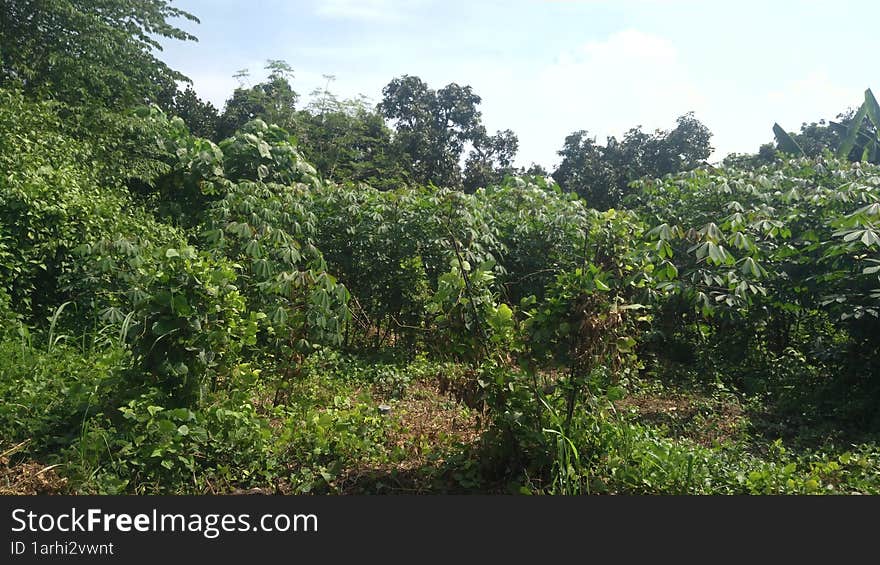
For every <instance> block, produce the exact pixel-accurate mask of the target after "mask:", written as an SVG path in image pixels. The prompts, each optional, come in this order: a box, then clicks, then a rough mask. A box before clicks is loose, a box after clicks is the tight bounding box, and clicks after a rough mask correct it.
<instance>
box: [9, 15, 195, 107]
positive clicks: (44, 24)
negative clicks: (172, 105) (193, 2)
mask: <svg viewBox="0 0 880 565" xmlns="http://www.w3.org/2000/svg"><path fill="white" fill-rule="evenodd" d="M173 18H185V19H188V20H191V21H195V22H198V19H197V18H196V17H195V16H193V15H192V14H190V13H188V12H185V11H183V10H181V9H178V8H174V7H172V6H171V5H170V2H168V1H166V0H152V1H150V2H138V1H135V0H102V1H99V2H96V1H94V0H6V1H4V2H3V4H2V7H0V57H2V59H0V83H2V85H4V86H11V85H16V86H19V87H21V88H22V89H23V90H24V91H25V93H27V94H29V95H31V96H35V97H48V98H53V99H56V100H60V101H62V102H66V103H70V104H74V105H97V106H102V107H105V108H112V109H121V108H127V107H131V106H134V105H140V104H143V103H145V102H156V103H160V104H162V105H166V106H167V104H168V103H169V102H170V100H171V97H173V95H174V93H175V92H176V90H177V87H176V81H180V80H186V77H185V76H183V75H182V74H180V73H179V72H177V71H174V70H172V69H170V68H169V67H168V66H167V65H166V64H165V63H163V62H162V61H160V60H159V59H158V58H156V56H155V54H154V51H157V50H158V51H161V49H162V45H161V43H160V42H159V39H158V38H161V37H164V38H171V39H179V40H195V39H196V38H195V37H194V36H192V35H190V34H189V33H186V32H185V31H183V30H181V29H179V28H177V27H175V26H174V25H172V24H171V23H169V21H168V20H170V19H173Z"/></svg>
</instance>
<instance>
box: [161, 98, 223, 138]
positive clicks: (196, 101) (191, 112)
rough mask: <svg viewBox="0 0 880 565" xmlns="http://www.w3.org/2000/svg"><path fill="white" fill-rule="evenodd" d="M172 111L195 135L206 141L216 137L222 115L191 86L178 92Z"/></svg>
mask: <svg viewBox="0 0 880 565" xmlns="http://www.w3.org/2000/svg"><path fill="white" fill-rule="evenodd" d="M171 110H172V112H173V113H174V114H175V115H177V116H180V118H181V119H182V120H183V121H184V123H185V124H186V126H187V127H188V128H189V131H190V132H191V133H192V134H193V135H196V136H198V137H204V138H206V139H212V138H213V137H214V134H215V132H216V131H217V123H218V121H219V120H220V114H219V113H218V112H217V108H215V107H214V105H213V104H211V103H210V102H205V101H203V100H202V99H201V98H199V96H198V94H196V91H195V90H193V89H192V87H191V86H187V87H186V90H183V91H178V92H177V95H176V96H175V97H174V101H173V102H172V104H171Z"/></svg>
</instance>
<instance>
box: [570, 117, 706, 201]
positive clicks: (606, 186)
mask: <svg viewBox="0 0 880 565" xmlns="http://www.w3.org/2000/svg"><path fill="white" fill-rule="evenodd" d="M711 137H712V133H711V132H710V131H709V129H708V128H707V127H706V126H705V125H703V124H702V123H701V122H700V121H699V120H697V119H696V118H695V117H694V115H693V113H692V112H688V113H687V114H684V115H682V116H679V118H678V119H677V120H676V127H675V128H674V129H672V130H669V131H664V130H656V131H655V132H654V133H647V132H644V131H642V128H641V126H637V127H635V128H632V129H630V130H629V131H627V132H626V134H624V136H623V139H622V140H621V141H618V140H617V139H616V138H615V137H609V138H608V139H607V141H606V144H605V146H604V147H602V146H600V145H597V144H596V140H595V138H590V137H588V134H587V132H586V131H584V130H581V131H578V132H575V133H573V134H571V135H569V136H568V137H566V139H565V143H564V144H563V147H562V149H561V150H560V151H559V152H558V154H559V156H560V157H562V162H561V163H560V164H559V166H558V167H557V169H556V171H554V173H553V178H554V180H556V182H558V183H559V185H560V186H561V187H562V188H563V189H564V190H568V191H571V192H577V193H578V194H580V195H581V196H583V197H584V198H586V199H587V202H588V203H589V204H590V206H593V207H595V208H597V209H600V210H604V209H607V208H613V207H616V206H619V205H620V204H621V203H622V202H623V199H624V198H625V197H626V196H627V195H628V194H629V192H630V190H629V183H631V182H632V181H634V180H637V179H639V178H642V177H644V176H650V177H662V176H664V175H667V174H672V173H678V172H681V171H688V170H691V169H694V168H696V167H698V166H700V165H701V164H702V163H703V162H704V161H705V159H706V158H708V157H709V155H710V154H711V153H712V146H711V145H710V144H709V141H710V139H711Z"/></svg>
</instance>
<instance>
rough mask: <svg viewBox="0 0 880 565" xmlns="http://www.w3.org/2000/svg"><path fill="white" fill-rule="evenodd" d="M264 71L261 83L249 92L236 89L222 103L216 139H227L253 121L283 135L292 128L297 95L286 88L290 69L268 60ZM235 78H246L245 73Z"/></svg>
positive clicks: (280, 62) (274, 60)
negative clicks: (278, 129) (275, 126)
mask: <svg viewBox="0 0 880 565" xmlns="http://www.w3.org/2000/svg"><path fill="white" fill-rule="evenodd" d="M265 68H266V70H268V71H269V77H268V78H267V79H266V80H265V81H264V82H261V83H259V84H257V85H256V86H253V87H250V88H244V87H243V86H241V87H239V88H236V89H235V91H234V92H233V93H232V98H230V99H229V100H227V101H226V105H225V107H224V108H223V114H222V115H221V116H220V120H219V122H218V125H217V137H218V138H219V139H223V138H226V137H229V136H230V135H232V134H233V133H235V132H236V131H237V130H238V129H240V128H241V126H243V125H244V124H246V123H248V122H249V121H251V120H254V119H256V118H260V119H261V120H263V121H265V122H266V123H269V124H274V125H277V126H279V127H282V128H284V129H286V130H287V131H293V129H294V128H295V126H296V103H297V101H298V100H299V94H297V93H296V91H294V90H293V87H292V86H291V85H290V80H291V79H292V78H293V69H292V68H291V67H290V65H288V64H287V63H285V62H284V61H281V60H277V59H270V60H269V61H268V62H267V63H266V67H265ZM236 76H237V77H246V76H247V71H241V72H239V73H238V74H237V75H236Z"/></svg>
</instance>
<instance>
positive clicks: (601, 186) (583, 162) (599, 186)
mask: <svg viewBox="0 0 880 565" xmlns="http://www.w3.org/2000/svg"><path fill="white" fill-rule="evenodd" d="M557 154H558V155H559V156H560V157H562V162H561V163H560V164H559V166H558V167H557V168H556V170H555V171H554V172H553V179H554V180H555V181H556V182H557V183H559V186H561V187H562V188H563V189H564V190H567V191H570V192H577V193H578V194H579V195H580V196H582V197H583V198H584V199H585V200H586V201H587V204H588V205H590V206H591V207H593V208H596V209H598V210H605V209H608V208H611V207H612V206H613V205H614V203H615V202H617V201H618V200H619V195H618V194H616V192H615V191H616V186H617V182H616V174H617V173H616V171H615V170H614V169H613V168H612V166H611V164H610V163H608V162H607V161H606V159H605V148H603V147H602V146H600V145H597V144H596V138H595V137H589V133H588V132H587V131H586V130H580V131H576V132H574V133H572V134H571V135H569V136H568V137H566V138H565V143H563V145H562V149H561V150H559V151H558V153H557Z"/></svg>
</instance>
